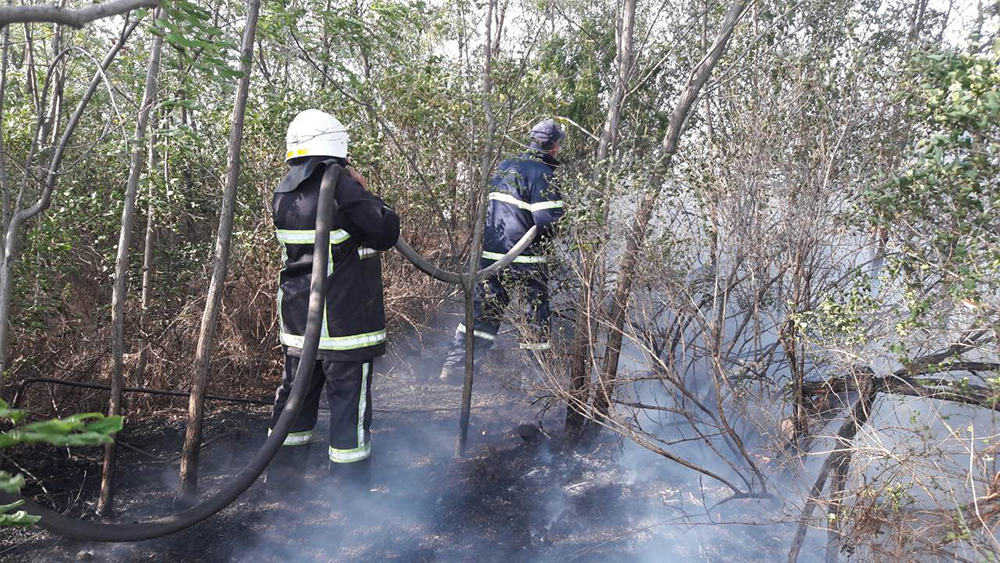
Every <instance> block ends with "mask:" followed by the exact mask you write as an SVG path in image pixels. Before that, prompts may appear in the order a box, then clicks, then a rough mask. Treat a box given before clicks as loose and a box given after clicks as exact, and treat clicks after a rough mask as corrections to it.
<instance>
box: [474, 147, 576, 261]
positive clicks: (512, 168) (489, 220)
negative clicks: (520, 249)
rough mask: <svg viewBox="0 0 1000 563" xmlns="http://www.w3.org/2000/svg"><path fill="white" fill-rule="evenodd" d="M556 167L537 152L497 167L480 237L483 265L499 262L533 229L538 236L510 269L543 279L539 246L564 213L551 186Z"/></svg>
mask: <svg viewBox="0 0 1000 563" xmlns="http://www.w3.org/2000/svg"><path fill="white" fill-rule="evenodd" d="M558 165H559V162H558V161H557V160H556V159H554V158H552V157H551V156H549V155H548V154H547V153H543V152H541V151H537V150H529V151H528V152H526V153H524V154H521V155H520V156H517V157H514V158H509V159H507V160H505V161H503V162H501V163H500V166H498V167H497V171H496V174H494V175H493V178H492V179H491V180H490V184H491V186H490V187H491V191H490V194H489V199H490V202H489V207H488V208H487V213H486V228H485V232H484V233H483V262H484V263H489V262H492V261H496V260H498V259H500V258H501V257H502V256H503V255H504V254H506V253H507V251H509V250H510V249H511V248H513V247H514V245H515V244H517V241H519V240H521V237H522V236H524V233H526V232H527V231H528V229H530V228H531V227H532V226H537V227H538V231H539V233H538V236H536V237H535V240H534V241H533V242H532V243H531V245H530V246H528V248H527V250H525V251H524V253H523V254H521V256H518V257H517V258H515V259H514V263H513V264H512V265H511V267H512V269H513V270H514V271H515V272H518V273H528V274H535V275H537V274H541V275H543V276H544V275H545V274H546V273H547V268H546V267H545V262H546V258H545V256H544V254H543V252H542V244H543V243H544V240H545V238H547V237H546V235H548V234H549V232H550V231H551V230H552V226H553V224H554V223H555V222H556V221H557V220H558V219H559V218H560V217H562V215H563V211H564V210H563V201H562V196H561V195H560V193H559V189H558V187H557V186H556V185H555V184H553V182H552V175H553V174H554V173H555V169H556V166H558Z"/></svg>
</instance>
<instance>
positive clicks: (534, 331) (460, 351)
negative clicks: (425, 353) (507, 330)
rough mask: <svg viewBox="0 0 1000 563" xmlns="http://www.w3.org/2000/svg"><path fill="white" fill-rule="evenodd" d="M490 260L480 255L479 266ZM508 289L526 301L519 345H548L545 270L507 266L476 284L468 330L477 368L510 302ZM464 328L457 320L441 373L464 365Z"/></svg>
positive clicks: (533, 347) (543, 347) (531, 347)
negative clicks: (512, 268)
mask: <svg viewBox="0 0 1000 563" xmlns="http://www.w3.org/2000/svg"><path fill="white" fill-rule="evenodd" d="M492 263H493V261H492V260H486V259H483V260H482V263H481V264H480V267H481V268H485V267H486V266H489V265H490V264H492ZM512 293H522V294H523V296H524V298H525V299H526V301H527V303H525V306H526V307H525V310H524V311H522V314H523V322H524V326H522V327H518V329H519V332H520V338H519V340H520V343H519V347H520V348H521V349H522V350H548V349H549V322H550V317H551V312H550V310H549V284H548V275H547V271H545V270H544V269H537V270H533V271H527V272H515V271H513V270H511V269H508V270H505V271H503V272H501V273H500V274H497V275H494V276H491V277H489V278H487V279H485V280H483V281H482V282H481V283H480V284H479V285H478V286H477V287H476V296H475V311H474V314H475V319H476V324H475V326H474V327H473V333H472V334H473V337H474V338H473V345H474V350H475V361H474V365H475V367H476V369H477V370H478V368H479V365H480V364H481V363H482V361H483V358H485V357H486V352H488V351H489V349H490V348H492V347H493V343H494V342H495V341H496V338H497V333H498V332H499V331H500V320H501V318H502V316H503V313H504V309H505V308H507V307H508V306H509V305H510V302H511V298H512ZM466 330H467V329H466V326H465V323H464V322H462V323H459V325H458V328H457V329H456V330H455V336H454V338H453V339H452V343H451V348H450V349H449V351H448V356H447V358H446V359H445V361H444V367H443V370H442V373H445V372H448V371H453V372H456V373H457V372H458V371H460V370H463V369H464V367H463V366H464V365H465V332H466ZM442 377H443V376H442Z"/></svg>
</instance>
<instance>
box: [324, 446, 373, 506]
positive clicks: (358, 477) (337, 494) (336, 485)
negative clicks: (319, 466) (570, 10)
mask: <svg viewBox="0 0 1000 563" xmlns="http://www.w3.org/2000/svg"><path fill="white" fill-rule="evenodd" d="M371 486H372V459H371V458H370V457H369V458H366V459H362V460H360V461H355V462H353V463H332V462H331V463H330V479H329V482H328V485H327V487H328V494H329V499H330V504H331V507H332V511H333V513H335V514H336V513H340V514H355V515H357V514H359V513H361V512H364V510H365V508H366V504H367V499H368V498H369V497H370V495H371Z"/></svg>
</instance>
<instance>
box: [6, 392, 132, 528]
mask: <svg viewBox="0 0 1000 563" xmlns="http://www.w3.org/2000/svg"><path fill="white" fill-rule="evenodd" d="M0 418H6V419H7V420H10V421H11V422H13V423H15V424H17V423H19V422H20V421H21V420H23V419H24V413H23V412H21V411H19V410H15V409H12V408H10V405H8V404H7V403H6V402H5V401H4V400H3V399H0ZM121 429H122V417H120V416H104V415H103V414H100V413H86V414H77V415H73V416H70V417H67V418H57V419H53V420H44V421H40V422H34V423H31V424H28V425H26V426H22V427H20V428H14V429H13V430H8V431H7V432H4V433H2V434H0V448H7V447H10V446H13V445H15V444H28V445H30V444H38V443H46V444H52V445H54V446H95V445H98V444H106V443H109V442H111V441H112V438H111V435H112V434H114V433H115V432H118V431H119V430H121ZM23 486H24V476H22V475H11V474H10V473H7V472H6V471H0V491H3V492H5V493H9V494H16V493H19V492H20V491H21V487H23ZM22 504H24V501H18V502H15V503H12V504H7V505H3V506H0V527H2V526H30V525H31V524H34V523H35V522H38V521H39V520H40V519H41V518H39V517H38V516H32V515H30V514H28V513H26V512H24V511H23V510H19V511H17V512H14V513H11V511H12V510H13V509H15V508H17V507H19V506H21V505H22Z"/></svg>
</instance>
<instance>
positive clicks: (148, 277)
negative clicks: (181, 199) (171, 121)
mask: <svg viewBox="0 0 1000 563" xmlns="http://www.w3.org/2000/svg"><path fill="white" fill-rule="evenodd" d="M149 129H150V136H149V154H148V160H147V162H146V174H147V177H148V178H149V182H148V183H147V184H148V185H147V186H146V199H147V201H146V236H145V241H144V243H143V250H142V302H141V304H140V305H139V327H140V330H141V331H142V334H143V335H144V336H145V335H148V334H149V326H148V324H149V319H148V318H147V315H148V314H149V303H150V300H151V298H152V292H153V275H155V271H154V268H155V265H154V264H153V246H154V245H155V244H156V231H155V228H154V227H155V226H156V206H155V204H154V202H153V197H154V195H155V194H154V191H153V186H154V184H155V183H154V182H153V170H154V167H155V166H156V113H155V112H154V113H153V115H151V116H150V126H149ZM148 362H149V342H147V341H143V342H142V348H141V349H140V350H139V361H138V362H137V364H136V367H135V385H136V386H137V387H144V386H145V385H146V383H145V379H146V364H147V363H148Z"/></svg>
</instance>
